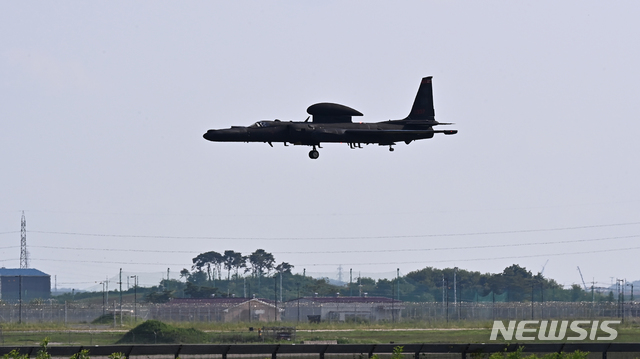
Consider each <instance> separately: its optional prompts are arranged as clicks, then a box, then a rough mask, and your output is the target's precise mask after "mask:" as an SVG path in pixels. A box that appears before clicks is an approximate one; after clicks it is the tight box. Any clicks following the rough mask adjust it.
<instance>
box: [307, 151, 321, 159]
mask: <svg viewBox="0 0 640 359" xmlns="http://www.w3.org/2000/svg"><path fill="white" fill-rule="evenodd" d="M318 157H320V152H318V151H317V150H315V149H314V150H311V151H309V158H311V159H312V160H315V159H317V158H318Z"/></svg>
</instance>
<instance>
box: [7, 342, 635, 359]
mask: <svg viewBox="0 0 640 359" xmlns="http://www.w3.org/2000/svg"><path fill="white" fill-rule="evenodd" d="M398 346H402V347H403V350H404V353H405V354H410V355H413V356H414V358H415V359H420V358H421V357H423V358H424V357H431V356H433V355H437V354H453V355H459V358H460V359H467V356H468V355H469V356H472V357H481V356H480V354H489V353H498V352H514V351H516V350H517V349H518V348H522V349H523V351H524V352H527V353H561V352H574V351H577V350H580V351H583V352H590V353H601V355H602V359H608V357H609V356H610V354H622V353H626V354H631V356H630V357H631V358H633V357H637V356H638V354H639V353H640V343H557V344H546V343H544V344H539V343H530V344H519V343H515V344H324V345H322V344H302V345H285V344H282V345H281V344H256V345H241V344H240V345H201V344H183V345H178V344H176V345H104V346H97V345H96V346H87V347H83V346H51V347H49V348H48V350H47V351H48V352H49V354H51V356H52V357H67V358H69V357H71V356H72V355H74V354H76V353H79V352H80V351H82V350H87V351H88V354H89V355H90V356H94V357H96V356H98V357H106V356H108V355H110V354H112V353H123V354H124V355H125V356H126V357H127V358H129V357H131V356H146V357H151V356H165V357H167V356H173V357H174V358H178V357H182V358H185V357H189V356H197V357H200V358H201V357H202V356H210V357H217V358H221V359H228V356H230V355H231V356H237V355H243V356H260V357H261V358H264V357H265V356H271V359H277V358H278V356H280V357H291V356H293V355H299V356H305V357H308V356H309V355H314V354H315V355H318V358H319V359H325V357H326V356H331V355H342V357H344V355H351V356H352V357H355V356H356V355H359V357H368V358H371V357H372V356H373V355H374V354H379V355H380V354H382V355H388V354H390V353H392V352H393V350H394V348H396V347H398ZM13 349H17V350H18V351H19V352H20V353H22V354H28V355H29V357H31V356H34V355H35V354H36V353H37V352H38V350H39V349H40V348H39V347H34V346H24V347H0V355H5V354H8V353H9V352H10V351H11V350H13ZM620 357H623V356H620ZM626 357H629V355H626Z"/></svg>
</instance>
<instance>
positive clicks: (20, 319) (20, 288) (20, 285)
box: [18, 275, 22, 324]
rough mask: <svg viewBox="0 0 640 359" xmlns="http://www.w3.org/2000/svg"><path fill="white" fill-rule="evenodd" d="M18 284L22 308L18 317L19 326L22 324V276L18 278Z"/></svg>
mask: <svg viewBox="0 0 640 359" xmlns="http://www.w3.org/2000/svg"><path fill="white" fill-rule="evenodd" d="M18 282H19V283H18V287H19V290H20V293H19V295H18V301H19V303H20V308H19V311H20V313H19V315H18V324H22V276H21V275H19V276H18Z"/></svg>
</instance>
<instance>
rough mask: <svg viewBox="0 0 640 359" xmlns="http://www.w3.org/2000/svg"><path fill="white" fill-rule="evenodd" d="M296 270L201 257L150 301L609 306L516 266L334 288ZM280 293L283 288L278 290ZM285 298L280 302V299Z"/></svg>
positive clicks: (252, 259)
mask: <svg viewBox="0 0 640 359" xmlns="http://www.w3.org/2000/svg"><path fill="white" fill-rule="evenodd" d="M293 268H294V266H293V265H291V264H289V263H287V262H281V263H280V264H277V265H276V260H275V257H274V256H273V254H271V253H269V252H267V251H265V250H264V249H257V250H256V251H254V252H253V253H251V254H249V255H243V254H242V253H240V252H235V251H233V250H226V251H224V252H223V253H218V252H215V251H209V252H204V253H201V254H198V255H197V256H196V257H194V258H193V259H192V265H191V269H187V268H184V269H182V270H181V271H180V280H163V281H162V282H161V283H160V285H159V286H157V287H154V288H151V290H150V291H149V293H148V294H147V300H149V301H152V302H164V301H168V300H169V299H170V298H172V297H190V298H211V297H212V296H215V297H227V296H236V297H253V296H256V297H260V298H266V299H271V300H275V299H276V298H277V299H278V300H280V299H282V300H285V301H286V300H292V299H295V298H298V297H299V296H313V295H319V296H335V295H342V296H360V295H368V296H384V297H391V298H399V299H400V300H403V301H416V302H442V301H451V302H453V301H454V296H456V298H455V300H456V301H458V302H474V301H479V300H484V301H487V300H496V298H498V301H510V302H522V301H532V300H533V301H583V300H592V299H595V300H598V301H605V300H611V299H610V297H611V295H609V296H605V295H601V294H599V293H593V297H592V293H591V292H587V291H585V290H584V289H583V288H582V287H581V286H579V285H577V284H574V285H572V286H571V287H570V288H564V287H563V286H561V285H560V284H558V283H557V282H556V281H555V280H553V279H549V278H546V277H544V276H543V275H542V273H537V274H534V273H532V272H531V271H529V270H527V269H526V268H524V267H521V266H519V265H517V264H513V265H511V266H509V267H506V268H505V269H504V270H503V271H502V272H501V273H480V272H473V271H467V270H464V269H458V268H444V269H437V268H433V267H426V268H423V269H420V270H416V271H412V272H410V273H407V274H406V275H404V276H400V277H398V278H393V279H378V280H375V279H373V278H368V277H361V278H354V279H353V281H352V282H350V283H339V284H336V283H335V282H334V284H332V283H331V282H330V281H329V280H328V279H327V278H311V277H308V276H306V275H304V274H302V275H301V274H293V273H292V269H293ZM280 287H282V288H280ZM280 292H282V298H280Z"/></svg>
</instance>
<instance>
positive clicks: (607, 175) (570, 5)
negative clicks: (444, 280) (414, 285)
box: [0, 1, 640, 289]
mask: <svg viewBox="0 0 640 359" xmlns="http://www.w3.org/2000/svg"><path fill="white" fill-rule="evenodd" d="M639 15H640V3H638V2H635V1H616V2H606V1H562V2H557V1H537V2H514V1H481V2H461V1H447V2H444V1H419V2H418V1H400V2H397V1H396V2H377V1H351V2H345V1H322V2H308V1H269V2H262V1H253V2H251V1H234V2H212V1H189V2H163V1H144V2H143V1H138V2H132V1H109V2H106V1H91V2H83V1H77V2H76V1H59V2H49V1H30V2H16V1H10V2H3V3H2V4H1V5H0V136H2V140H1V141H0V154H1V155H0V169H1V171H2V175H1V176H0V185H1V187H0V188H1V190H0V240H1V241H2V242H1V243H2V244H1V245H0V247H1V248H0V255H1V257H0V261H1V265H2V266H5V267H18V266H19V254H20V248H19V243H20V232H19V231H20V216H21V211H22V210H24V211H25V214H26V216H27V230H28V236H27V242H28V245H29V252H30V256H31V261H30V266H31V267H33V268H37V269H40V270H42V271H44V272H46V273H48V274H51V275H52V276H54V275H55V276H57V281H58V286H59V287H75V288H82V289H85V288H97V287H96V286H95V285H94V282H95V281H100V280H102V279H104V278H105V277H112V276H114V275H116V274H117V272H118V270H119V268H123V271H125V273H128V274H144V275H146V277H144V278H145V279H143V280H142V281H141V284H143V285H151V284H156V283H157V281H158V280H159V279H160V275H161V273H162V272H165V273H166V269H167V268H171V273H172V277H173V278H175V277H177V274H178V271H179V270H180V269H182V268H189V266H190V264H191V258H193V257H194V256H196V255H197V254H199V253H201V252H204V251H210V250H215V251H218V252H223V251H224V250H228V249H231V250H235V251H241V252H243V253H245V254H249V253H250V252H252V251H254V250H255V249H258V248H263V249H265V250H267V251H269V252H272V253H274V255H275V257H276V260H277V261H278V262H281V261H287V262H290V263H291V264H293V265H295V269H294V271H296V272H302V270H303V268H306V270H307V272H308V273H318V274H321V273H324V274H326V275H331V276H334V277H335V276H336V275H337V267H338V266H339V265H342V266H343V268H344V273H345V275H346V273H348V271H349V268H353V270H354V272H356V273H357V272H361V273H363V275H365V274H367V275H374V276H375V275H377V276H385V275H389V276H391V275H393V274H394V272H395V270H396V268H400V272H401V273H402V274H406V273H408V272H410V271H412V270H416V269H419V268H423V267H425V266H434V267H437V268H443V267H453V266H458V267H460V268H465V269H469V270H474V271H481V272H494V273H495V272H501V271H502V269H504V268H505V267H507V266H509V265H511V264H513V263H517V264H520V265H522V266H525V267H526V268H528V269H530V270H532V271H533V272H534V273H535V272H538V271H540V270H541V269H542V267H543V266H544V264H545V263H546V262H547V260H548V264H547V266H546V268H545V271H544V275H545V276H548V277H551V278H554V279H556V280H558V281H559V282H560V283H562V284H565V285H570V284H572V283H579V282H580V276H579V274H578V271H577V269H576V267H577V266H580V268H581V269H582V272H583V274H584V276H585V280H586V281H588V282H590V281H592V280H595V281H596V282H599V283H600V284H603V285H604V284H609V283H610V282H611V277H613V278H627V279H629V280H635V279H640V273H638V265H637V263H638V256H639V254H640V241H639V240H638V239H639V238H640V210H639V205H640V191H639V190H638V183H639V179H640V170H639V166H638V160H637V156H638V153H640V141H639V140H638V133H639V132H640V121H639V117H640V116H639V115H638V114H639V112H640V101H639V100H638V98H639V95H640V67H638V64H639V63H640V46H638V39H639V38H640V26H638V22H637V19H638V16H639ZM424 76H433V77H434V78H433V88H434V101H435V108H436V118H437V119H438V120H439V121H441V122H455V123H456V125H455V126H452V128H456V129H458V130H459V131H460V132H459V133H458V134H457V135H455V136H446V137H445V136H436V138H434V139H431V140H423V141H418V142H414V143H412V144H410V145H409V146H406V145H404V144H399V145H398V146H397V149H396V151H395V152H389V151H388V148H387V147H379V146H366V147H365V148H364V149H358V150H351V149H349V147H348V146H347V145H339V144H326V145H325V146H323V147H324V148H323V149H322V150H321V156H320V159H318V160H315V161H312V160H310V159H309V158H308V157H307V152H308V151H309V148H307V147H302V146H295V147H294V146H289V147H284V146H282V144H278V145H275V147H274V148H270V147H269V146H268V145H266V144H242V143H228V144H223V143H211V142H208V141H206V140H204V139H203V138H202V134H203V133H204V132H206V131H207V130H208V129H210V128H224V127H230V126H232V125H249V124H251V123H253V122H255V121H257V120H260V119H276V118H277V119H281V120H294V121H302V120H304V119H305V118H306V117H307V114H306V108H307V107H308V106H309V105H311V104H313V103H316V102H337V103H341V104H344V105H347V106H350V107H353V108H355V109H357V110H359V111H361V112H363V113H364V115H365V116H364V117H363V118H362V120H363V121H367V122H375V121H384V120H388V119H399V118H403V117H405V116H406V115H407V114H408V112H409V109H410V107H411V104H412V103H413V99H414V96H415V93H416V91H417V88H418V85H419V83H420V79H421V78H422V77H424Z"/></svg>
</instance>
